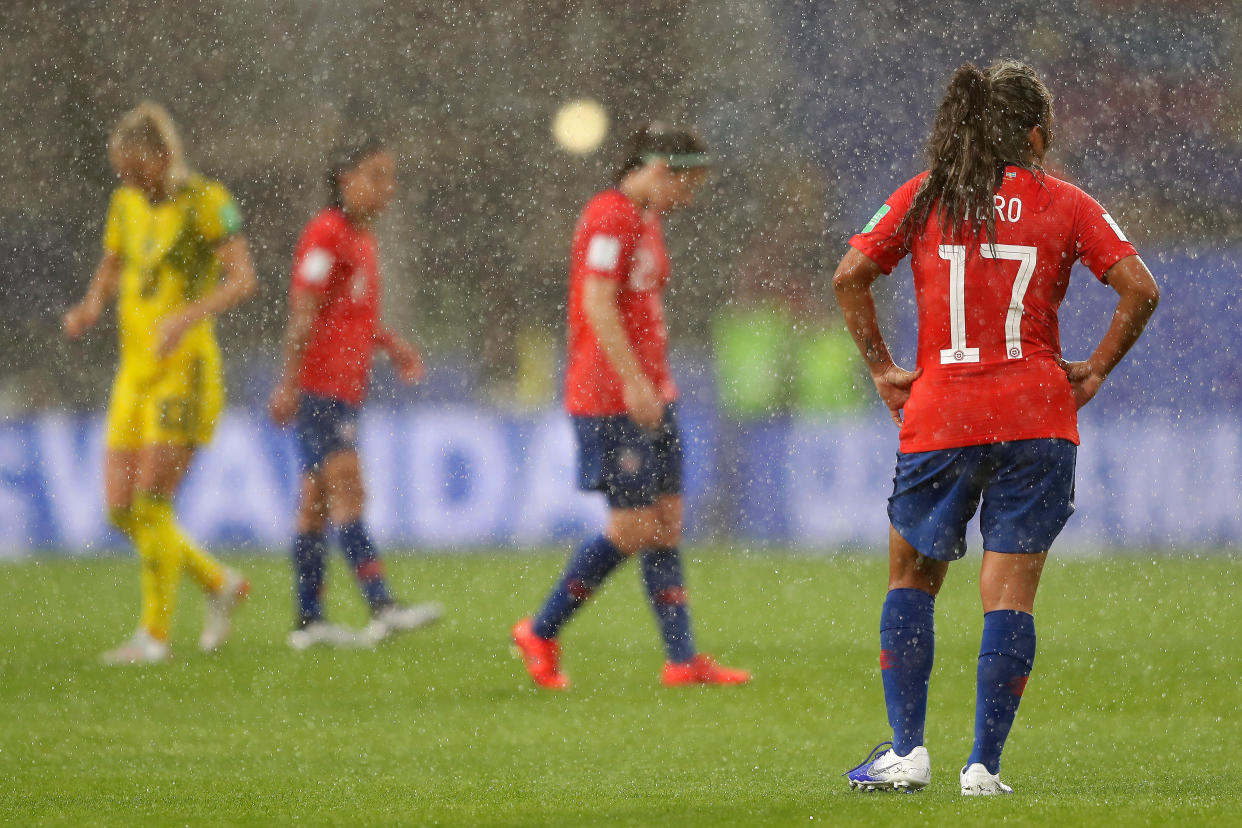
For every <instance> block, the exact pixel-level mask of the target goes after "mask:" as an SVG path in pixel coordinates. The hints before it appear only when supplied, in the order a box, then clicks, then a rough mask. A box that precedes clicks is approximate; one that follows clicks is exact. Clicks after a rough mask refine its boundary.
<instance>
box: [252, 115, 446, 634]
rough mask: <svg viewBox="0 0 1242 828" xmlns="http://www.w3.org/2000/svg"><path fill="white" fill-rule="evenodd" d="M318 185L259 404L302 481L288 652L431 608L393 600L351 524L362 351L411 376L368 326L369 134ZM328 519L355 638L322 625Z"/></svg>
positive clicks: (407, 355)
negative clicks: (360, 606) (360, 622)
mask: <svg viewBox="0 0 1242 828" xmlns="http://www.w3.org/2000/svg"><path fill="white" fill-rule="evenodd" d="M328 185H329V188H330V189H331V193H332V203H331V204H329V205H328V206H327V207H325V208H324V209H322V210H320V211H319V212H318V213H317V214H316V215H315V217H314V218H312V219H311V220H310V221H309V222H308V223H307V225H306V227H305V229H303V231H302V237H301V238H300V239H299V240H298V245H297V250H296V251H295V253H294V256H293V283H292V290H291V293H290V314H289V325H288V328H287V330H286V333H285V347H284V371H283V374H282V376H281V379H280V382H279V384H278V385H277V386H276V388H275V390H274V391H273V392H272V397H271V401H270V404H269V409H270V412H271V415H272V418H273V419H274V420H275V421H276V422H277V423H279V424H280V425H289V424H290V423H293V424H294V429H295V432H296V434H297V442H298V451H299V459H300V462H301V468H302V475H303V477H302V492H301V501H300V504H299V506H298V513H297V537H296V538H294V541H293V571H294V592H295V598H296V601H297V613H298V622H297V627H296V628H295V629H294V630H293V632H292V633H291V634H290V636H289V644H290V646H292V647H294V648H295V649H299V650H300V649H305V648H306V647H310V646H313V645H316V644H323V645H328V646H365V645H369V644H372V643H374V642H376V641H378V640H380V639H382V638H384V637H386V636H387V635H389V634H390V633H393V632H398V631H401V630H409V629H413V628H415V627H420V626H423V625H425V624H429V623H431V622H432V621H435V620H436V619H437V618H439V616H440V612H441V610H440V607H439V606H438V605H437V604H420V605H415V606H404V605H402V604H399V603H397V602H396V601H395V600H394V599H393V597H392V593H391V591H390V590H389V587H388V582H387V579H386V578H385V575H384V567H383V563H382V562H381V561H380V558H379V554H378V552H377V551H376V549H375V545H374V544H373V543H372V542H371V537H370V534H369V533H368V532H367V529H366V526H365V524H364V522H363V509H364V505H365V492H364V490H363V483H362V471H361V468H360V466H359V463H358V449H357V426H358V415H359V412H360V410H361V406H362V403H363V401H364V400H365V398H366V394H367V386H368V383H369V382H370V375H371V358H372V355H373V353H374V351H375V349H376V348H377V347H378V348H380V349H381V350H383V351H385V352H387V354H388V357H389V359H391V360H392V362H393V364H394V365H395V367H396V369H397V374H398V376H399V377H400V378H401V379H402V380H403V381H405V382H416V381H418V380H419V379H420V378H421V377H422V373H423V364H422V360H421V359H420V357H419V355H418V351H416V350H415V349H414V347H413V346H412V345H410V343H409V342H407V341H406V340H405V339H403V338H402V337H401V336H400V335H399V334H397V333H395V332H394V331H392V330H389V329H387V328H385V327H384V326H383V325H382V324H381V323H380V272H379V259H378V248H377V245H376V240H375V236H374V235H373V234H372V233H371V229H370V228H371V223H372V222H373V220H374V219H375V218H376V217H377V216H378V215H379V214H380V213H382V212H383V211H384V209H385V208H386V207H387V206H388V203H389V202H390V201H391V200H392V194H393V189H394V187H395V185H396V160H395V158H394V157H393V155H392V153H391V152H389V151H388V150H386V149H385V148H384V145H383V144H382V143H381V142H380V141H379V140H377V139H374V138H363V139H360V140H358V141H356V142H354V143H350V144H345V145H342V146H339V147H337V148H336V149H334V150H333V151H332V154H331V157H330V159H329V164H328ZM329 520H330V521H331V522H332V523H333V524H334V525H335V526H336V527H337V530H338V535H339V539H340V543H341V548H342V551H343V552H344V553H345V558H346V560H348V561H349V564H350V567H351V568H352V569H353V572H354V576H355V577H356V578H357V581H358V586H359V587H360V588H361V590H362V595H363V597H364V598H365V599H366V601H367V605H368V606H369V607H370V610H371V616H372V620H371V624H370V625H369V626H368V627H367V629H366V630H365V631H364V632H363V634H362V635H358V634H355V633H354V632H352V631H350V630H348V629H346V628H344V627H341V626H338V625H336V624H331V623H328V622H327V621H325V620H324V614H323V590H324V578H325V575H326V570H325V567H326V563H327V561H326V554H325V531H326V528H327V527H326V524H327V522H328V521H329Z"/></svg>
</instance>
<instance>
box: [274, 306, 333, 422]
mask: <svg viewBox="0 0 1242 828" xmlns="http://www.w3.org/2000/svg"><path fill="white" fill-rule="evenodd" d="M323 302H324V296H323V294H319V293H307V292H303V291H299V292H297V293H295V294H294V295H293V300H292V302H291V303H290V309H289V324H288V325H287V326H286V327H285V338H284V345H283V348H282V351H283V359H282V360H281V365H282V366H283V367H282V368H281V372H280V381H279V382H277V383H276V387H275V388H274V389H273V390H272V396H271V398H270V399H269V400H268V403H267V409H268V413H269V414H271V416H272V419H273V420H275V421H276V423H277V424H278V425H282V426H283V425H288V424H289V423H290V422H292V421H293V415H294V414H296V413H297V410H298V385H297V383H298V373H299V372H300V371H301V370H302V357H303V355H304V354H305V353H306V343H308V342H309V341H310V334H311V328H312V327H314V324H315V319H316V318H317V317H318V316H319V310H320V308H322V307H323Z"/></svg>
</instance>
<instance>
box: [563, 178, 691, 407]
mask: <svg viewBox="0 0 1242 828" xmlns="http://www.w3.org/2000/svg"><path fill="white" fill-rule="evenodd" d="M588 279H613V280H615V281H617V282H620V283H621V288H620V291H619V292H618V293H617V305H618V308H619V310H620V312H621V324H622V326H623V327H624V329H625V335H626V338H627V339H628V340H629V343H630V347H631V348H632V349H633V350H634V354H635V356H637V358H638V363H639V365H640V366H641V367H642V369H643V373H645V374H646V375H647V377H648V378H649V379H650V380H651V383H652V385H654V386H655V389H656V393H657V394H659V395H660V396H661V397H662V398H663V399H664V401H665V402H672V401H673V400H675V399H676V398H677V387H676V386H675V385H674V383H673V378H672V374H671V372H670V371H669V367H668V328H667V326H666V325H665V322H664V287H665V285H666V284H668V279H669V261H668V248H666V247H665V246H664V230H663V228H662V227H661V225H660V217H659V215H658V214H656V213H648V214H645V215H644V213H643V212H642V211H641V210H639V208H638V206H637V205H635V204H634V202H632V201H630V200H629V198H627V197H626V196H625V195H624V194H623V193H622V192H621V191H620V190H615V189H614V190H604V191H603V192H601V193H598V194H597V195H596V196H595V197H594V198H592V199H591V200H590V201H589V202H587V205H586V207H585V208H583V210H582V216H581V217H580V218H579V219H578V227H577V229H576V230H575V231H574V240H573V245H572V247H571V249H570V254H569V367H568V369H567V371H566V375H565V407H566V408H567V409H568V410H569V413H570V414H574V415H577V416H587V417H601V416H605V415H611V414H624V413H625V410H626V409H625V401H624V399H623V397H622V386H621V378H620V377H619V376H618V375H617V372H616V371H615V370H613V367H612V364H611V363H610V362H609V361H608V357H607V356H605V355H604V352H603V350H602V349H601V348H600V346H599V341H598V340H597V339H596V338H595V332H594V331H593V330H592V328H591V325H590V323H589V322H588V321H587V317H586V310H585V309H584V308H583V305H582V302H583V296H584V292H585V290H584V289H585V286H586V282H587V280H588Z"/></svg>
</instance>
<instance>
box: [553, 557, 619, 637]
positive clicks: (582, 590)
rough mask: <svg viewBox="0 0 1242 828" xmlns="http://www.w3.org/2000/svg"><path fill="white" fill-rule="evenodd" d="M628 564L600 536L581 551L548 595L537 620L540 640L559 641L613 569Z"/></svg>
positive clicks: (571, 559) (567, 566)
mask: <svg viewBox="0 0 1242 828" xmlns="http://www.w3.org/2000/svg"><path fill="white" fill-rule="evenodd" d="M624 560H625V553H623V552H622V551H621V550H620V549H617V547H615V546H613V545H612V543H611V542H610V541H609V540H608V538H606V537H604V536H603V535H599V536H598V537H596V538H593V539H592V540H589V541H586V542H585V543H583V544H582V546H580V547H578V551H576V552H574V554H573V555H571V556H570V558H569V563H568V564H566V566H565V572H564V574H562V575H561V580H560V582H559V583H557V585H556V587H555V588H553V590H552V592H551V593H549V594H548V597H547V600H545V601H544V602H543V607H542V608H541V609H540V610H539V613H538V614H537V615H536V616H535V621H534V626H533V629H534V632H535V635H537V636H539V637H540V638H556V637H557V635H559V634H560V632H561V628H562V627H564V626H565V624H566V623H567V622H568V621H569V619H570V618H572V617H573V614H574V613H575V612H577V611H578V608H579V607H581V606H582V605H583V604H584V603H586V600H587V599H588V598H590V597H591V593H593V592H594V591H595V590H596V589H597V588H598V587H599V585H600V584H602V583H603V582H604V579H605V578H607V577H608V576H609V575H610V574H611V573H612V571H613V570H614V569H616V568H617V567H618V566H620V564H621V562H622V561H624Z"/></svg>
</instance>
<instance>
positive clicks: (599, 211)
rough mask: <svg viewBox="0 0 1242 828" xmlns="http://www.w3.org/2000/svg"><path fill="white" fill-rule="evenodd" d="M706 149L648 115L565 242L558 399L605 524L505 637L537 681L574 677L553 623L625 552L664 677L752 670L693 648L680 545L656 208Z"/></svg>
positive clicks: (678, 194) (673, 681)
mask: <svg viewBox="0 0 1242 828" xmlns="http://www.w3.org/2000/svg"><path fill="white" fill-rule="evenodd" d="M708 163H709V156H708V154H707V148H706V145H705V144H704V143H703V142H702V140H701V139H699V138H698V137H697V136H696V135H694V134H693V133H692V132H690V131H689V130H686V129H681V128H677V127H674V126H672V125H669V124H665V123H661V122H654V123H651V124H647V125H645V126H643V127H641V128H639V129H638V130H637V131H636V132H635V133H634V135H633V136H632V137H631V139H630V141H629V143H628V146H627V148H626V153H625V156H624V161H623V162H622V164H621V166H620V168H619V169H618V171H617V174H616V177H615V186H614V187H612V188H610V189H607V190H604V191H603V192H600V193H598V194H596V195H595V197H594V198H592V199H591V200H590V201H589V202H588V203H587V205H586V207H585V208H584V209H583V211H582V215H581V217H580V218H579V220H578V226H577V229H576V230H575V232H574V237H573V243H572V246H571V250H570V274H569V366H568V370H567V374H566V378H565V406H566V408H567V409H568V410H569V413H570V415H571V416H572V419H573V422H574V427H575V429H576V431H577V436H578V448H579V453H578V468H579V486H580V488H582V489H584V490H588V491H599V492H602V493H603V494H604V496H605V498H607V501H608V525H607V528H606V529H605V531H604V532H603V534H601V535H599V536H597V537H595V538H592V539H591V540H588V541H587V542H586V543H584V544H583V545H582V546H581V547H579V548H578V550H577V551H576V552H575V553H574V554H573V555H572V556H571V557H570V559H569V563H568V565H567V566H566V568H565V571H564V574H563V575H562V577H561V579H560V580H559V582H558V583H557V584H556V586H555V587H554V588H553V590H552V592H551V594H549V595H548V597H547V600H546V601H545V602H544V604H543V607H542V608H541V609H540V610H539V612H538V613H537V614H536V615H535V616H534V617H533V618H524V619H522V620H521V621H519V622H518V623H517V625H516V626H515V627H514V628H513V639H514V642H515V643H516V644H517V646H518V649H519V650H520V652H521V654H522V657H523V659H524V661H525V663H526V668H527V670H528V672H529V673H530V676H531V678H532V679H533V680H534V681H535V684H536V685H538V686H540V687H545V688H550V689H562V688H565V687H568V686H569V680H568V679H567V678H566V677H565V674H564V673H563V672H561V669H560V663H559V662H560V646H559V644H558V642H557V637H558V636H559V634H560V631H561V629H562V628H563V627H564V626H565V624H566V623H567V622H568V621H569V619H570V618H571V617H572V616H573V614H574V612H575V611H577V609H578V608H579V607H581V606H582V604H583V603H585V602H586V600H587V598H589V597H590V595H591V594H592V593H593V592H594V591H595V590H596V589H598V588H599V587H600V585H602V584H603V582H604V580H605V579H606V578H607V577H608V576H609V575H610V574H611V573H612V571H613V570H614V569H616V568H617V566H619V565H620V564H621V563H622V562H623V561H625V560H626V559H627V558H629V557H630V556H633V555H638V556H639V557H640V559H641V561H640V565H641V568H642V578H643V583H644V585H645V586H646V589H647V594H648V597H649V598H650V601H651V605H652V608H653V610H654V611H655V615H656V621H657V624H658V626H659V628H660V631H661V634H662V635H663V637H664V644H665V651H666V654H667V657H668V660H667V663H666V664H665V665H664V672H663V675H662V681H663V682H664V684H666V685H670V686H672V685H681V684H742V683H745V682H746V681H749V679H750V674H749V673H747V672H746V671H744V670H734V669H730V668H727V667H722V666H720V665H718V664H716V662H715V661H713V660H712V659H711V658H709V657H708V656H706V655H703V654H701V653H698V652H697V650H696V649H695V645H694V639H693V636H692V635H691V631H690V614H689V610H688V608H687V606H686V587H685V580H684V577H683V574H682V565H681V556H680V555H679V554H678V551H677V546H678V544H679V543H680V541H681V531H682V497H681V483H682V446H681V437H680V433H679V431H678V427H677V418H676V400H677V387H676V385H675V384H674V383H673V378H672V376H671V374H670V372H669V366H668V353H667V352H668V328H667V327H666V325H665V322H664V288H665V285H666V284H667V283H668V280H669V258H668V250H667V249H666V248H665V245H664V231H663V227H662V223H661V216H662V215H663V214H665V213H667V212H669V211H671V210H675V209H678V208H680V207H685V206H688V205H689V204H690V203H691V202H692V201H693V198H694V193H695V190H696V189H698V187H699V186H700V185H701V184H702V182H703V180H704V179H705V178H706V170H705V169H704V168H705V167H706V166H707V165H708Z"/></svg>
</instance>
